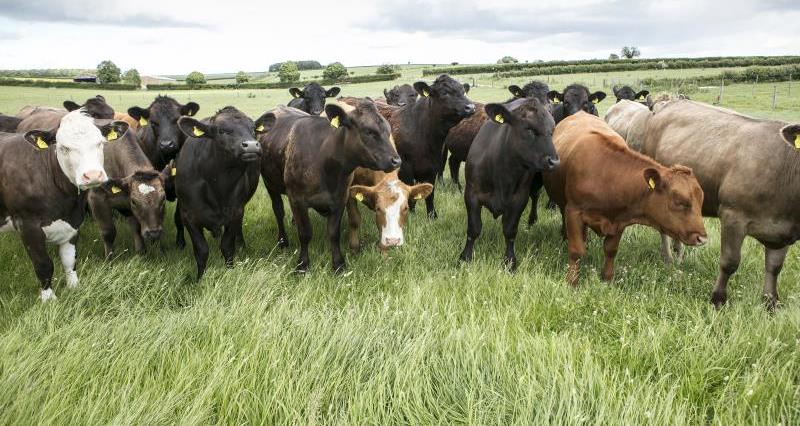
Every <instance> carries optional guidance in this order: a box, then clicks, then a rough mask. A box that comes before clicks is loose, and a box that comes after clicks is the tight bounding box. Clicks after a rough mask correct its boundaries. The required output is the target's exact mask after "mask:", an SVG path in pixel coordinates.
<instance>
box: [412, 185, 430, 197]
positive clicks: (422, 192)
mask: <svg viewBox="0 0 800 426" xmlns="http://www.w3.org/2000/svg"><path fill="white" fill-rule="evenodd" d="M432 192H433V185H431V184H429V183H421V184H419V185H414V186H412V187H411V188H408V199H409V200H421V199H423V198H428V196H429V195H431V193H432Z"/></svg>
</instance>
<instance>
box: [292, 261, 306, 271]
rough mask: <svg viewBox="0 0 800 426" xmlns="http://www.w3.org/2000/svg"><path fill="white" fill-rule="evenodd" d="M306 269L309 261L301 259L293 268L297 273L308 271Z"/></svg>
mask: <svg viewBox="0 0 800 426" xmlns="http://www.w3.org/2000/svg"><path fill="white" fill-rule="evenodd" d="M308 269H309V262H308V261H302V260H300V261H298V262H297V266H296V267H295V268H294V270H295V271H296V272H297V273H299V274H305V273H306V272H308Z"/></svg>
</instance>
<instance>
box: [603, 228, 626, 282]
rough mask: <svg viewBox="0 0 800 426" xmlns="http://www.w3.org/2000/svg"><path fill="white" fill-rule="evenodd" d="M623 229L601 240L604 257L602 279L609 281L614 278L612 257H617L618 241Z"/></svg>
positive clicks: (620, 238)
mask: <svg viewBox="0 0 800 426" xmlns="http://www.w3.org/2000/svg"><path fill="white" fill-rule="evenodd" d="M624 231H625V229H621V230H620V231H619V233H618V234H615V235H608V236H606V238H605V240H604V241H603V252H605V255H606V258H605V263H604V265H603V275H602V278H603V281H611V280H613V279H614V258H616V257H617V249H618V248H619V242H620V241H621V240H622V233H623V232H624Z"/></svg>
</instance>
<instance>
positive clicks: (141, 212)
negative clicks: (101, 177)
mask: <svg viewBox="0 0 800 426" xmlns="http://www.w3.org/2000/svg"><path fill="white" fill-rule="evenodd" d="M171 169H172V165H171V164H170V166H169V167H167V168H165V169H164V171H162V172H157V171H155V170H141V171H137V172H135V173H134V174H132V175H130V176H128V177H125V178H122V179H109V181H108V182H106V183H105V184H104V185H103V187H104V189H105V190H106V192H108V193H109V194H110V195H111V196H116V195H120V194H123V195H126V196H128V198H129V199H130V206H131V212H132V213H133V216H134V217H135V218H136V220H137V221H139V224H140V225H141V234H142V237H144V238H145V239H147V240H151V241H154V240H158V239H159V238H161V234H162V233H163V224H164V202H165V200H166V193H165V191H164V182H166V180H167V179H168V178H169V173H170V171H171Z"/></svg>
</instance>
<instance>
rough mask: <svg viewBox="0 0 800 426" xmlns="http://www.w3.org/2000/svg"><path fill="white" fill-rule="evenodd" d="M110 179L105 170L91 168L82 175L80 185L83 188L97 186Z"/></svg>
mask: <svg viewBox="0 0 800 426" xmlns="http://www.w3.org/2000/svg"><path fill="white" fill-rule="evenodd" d="M107 180H108V176H106V172H105V171H104V170H89V171H86V172H84V173H83V174H82V175H81V178H80V181H79V182H78V186H79V187H80V188H81V189H90V188H96V187H98V186H100V185H102V184H104V183H105V182H106V181H107Z"/></svg>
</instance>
